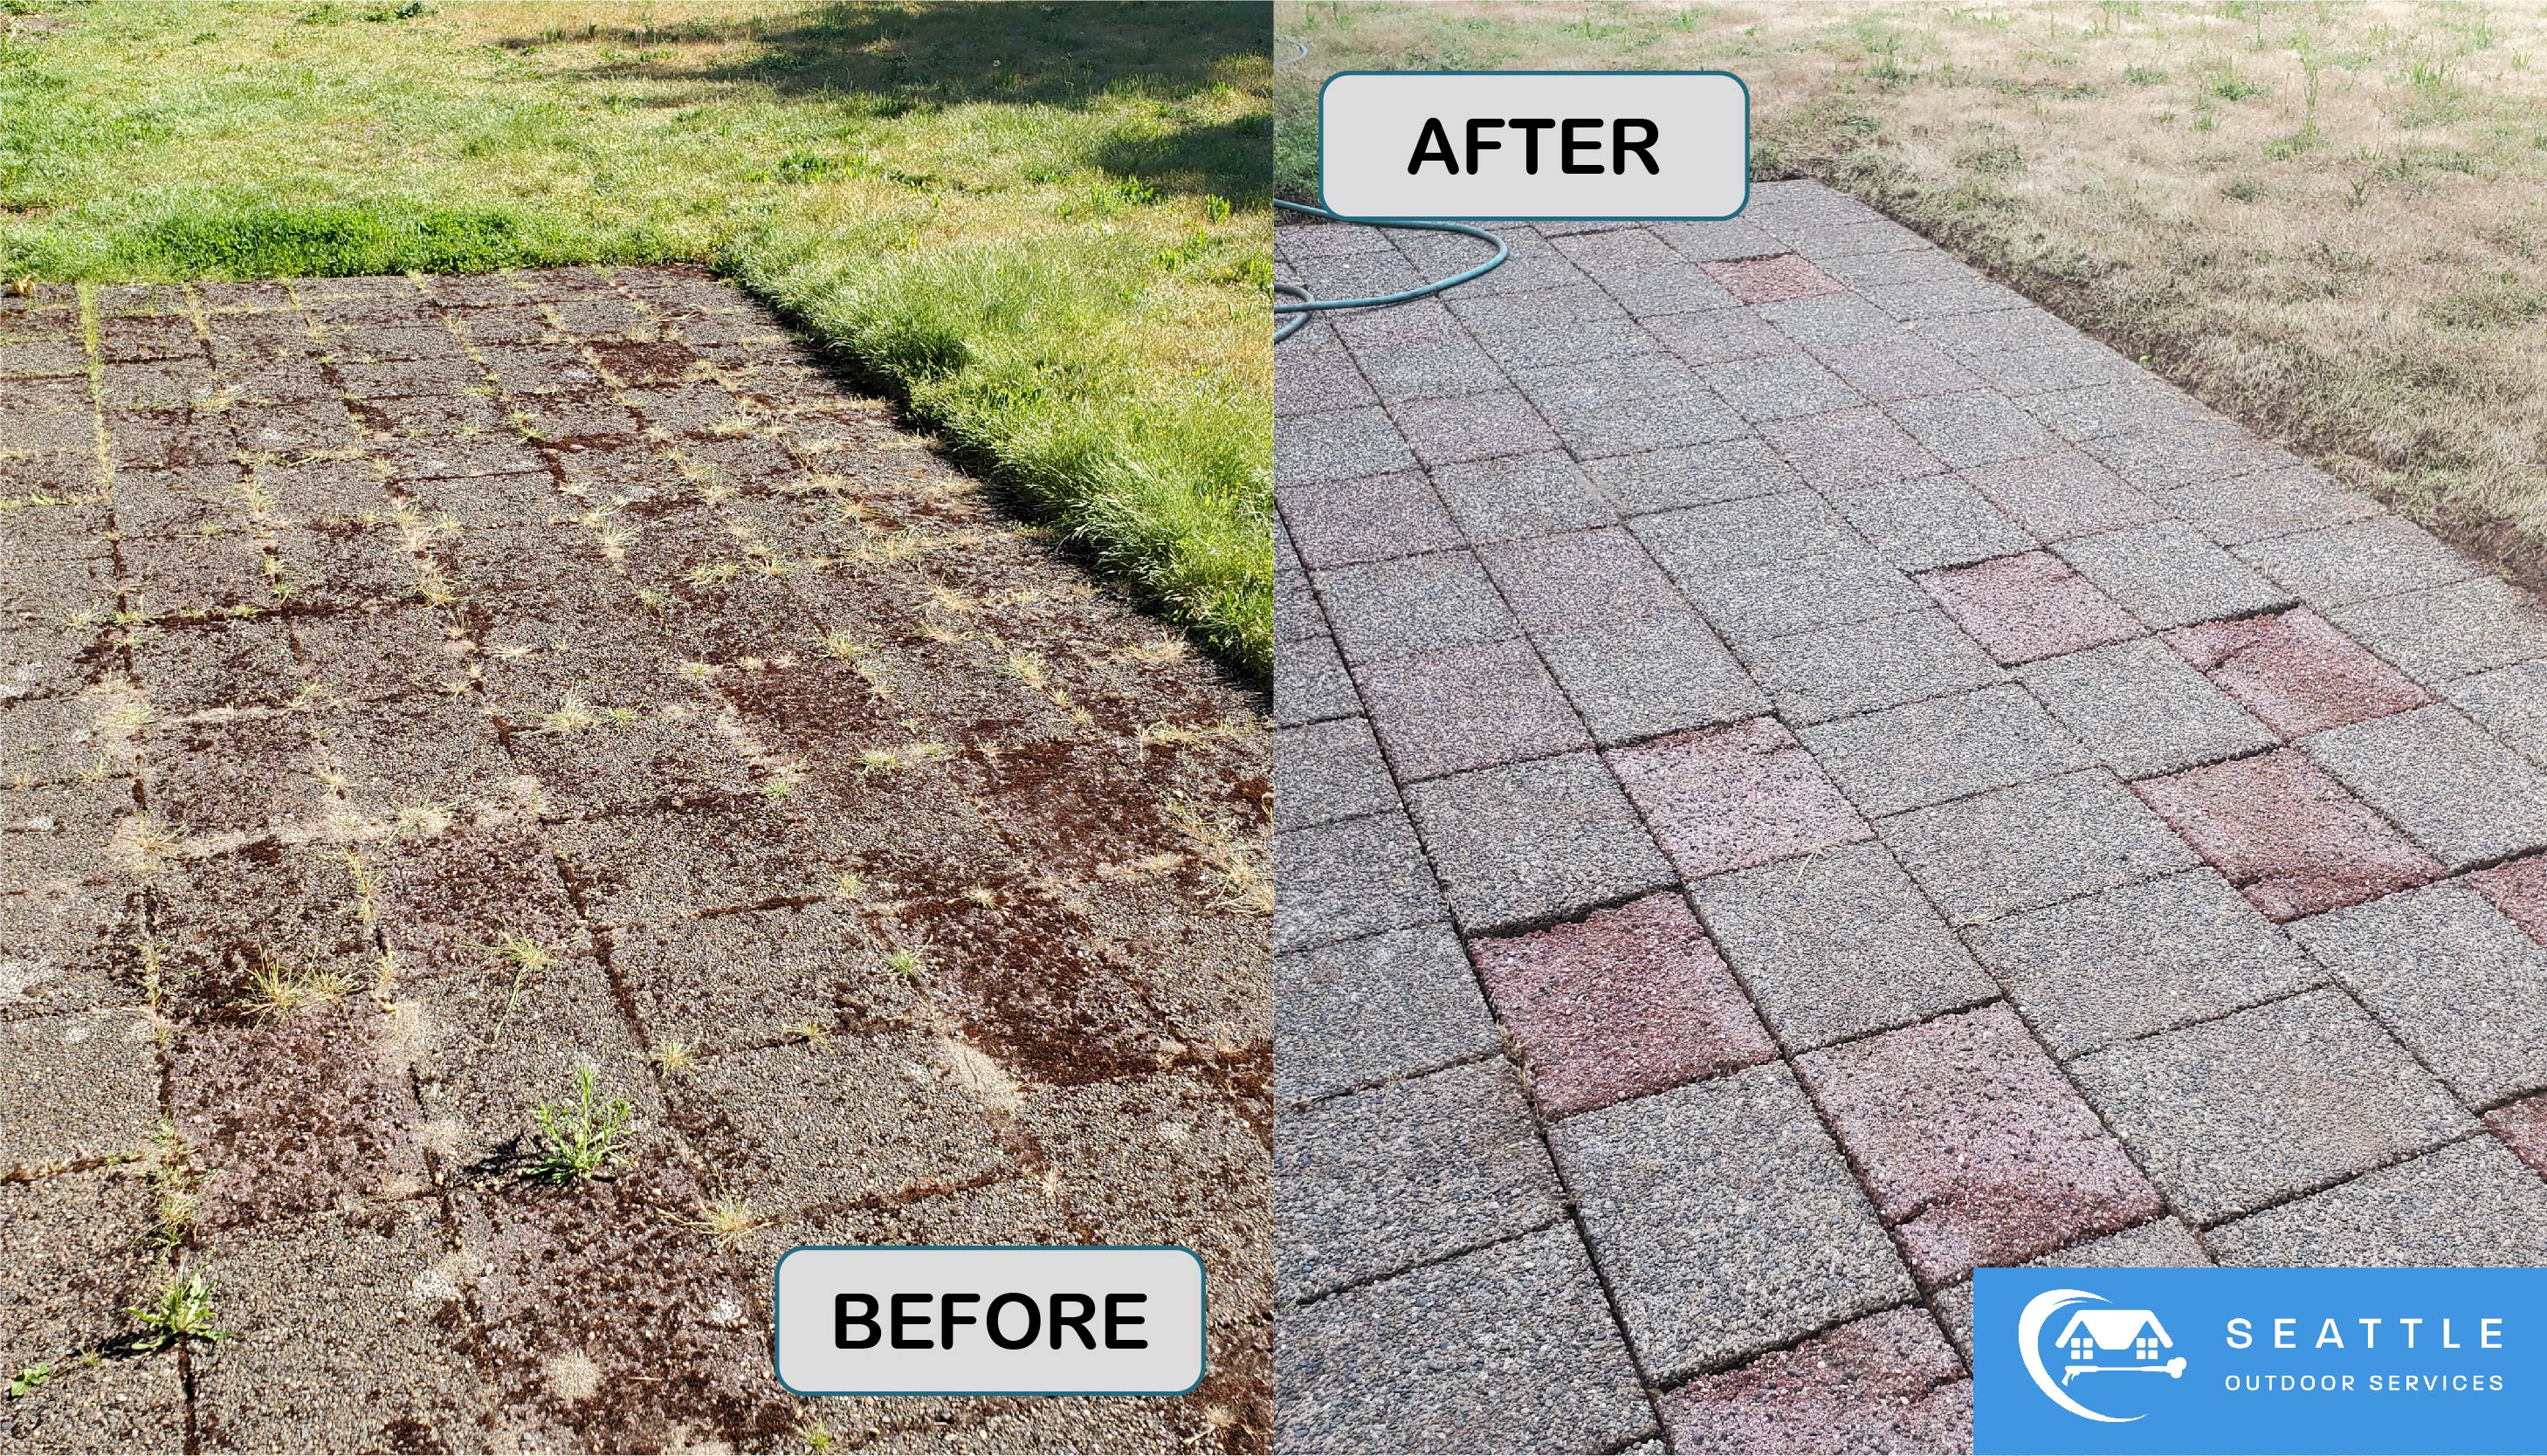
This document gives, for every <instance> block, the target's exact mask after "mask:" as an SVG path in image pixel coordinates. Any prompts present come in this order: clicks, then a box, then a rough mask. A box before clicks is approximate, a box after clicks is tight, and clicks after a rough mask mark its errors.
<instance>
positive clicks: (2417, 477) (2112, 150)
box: [1275, 0, 2547, 574]
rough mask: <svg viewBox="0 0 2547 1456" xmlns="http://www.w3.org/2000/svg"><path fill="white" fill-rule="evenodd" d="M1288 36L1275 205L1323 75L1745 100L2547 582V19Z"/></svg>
mask: <svg viewBox="0 0 2547 1456" xmlns="http://www.w3.org/2000/svg"><path fill="white" fill-rule="evenodd" d="M1275 28H1276V30H1277V32H1278V33H1280V34H1281V35H1284V36H1292V37H1297V38H1298V39H1300V40H1301V41H1302V42H1303V43H1306V44H1308V45H1309V47H1310V55H1309V56H1308V57H1307V58H1306V59H1305V60H1304V61H1301V62H1297V63H1294V64H1290V65H1286V66H1284V67H1282V68H1281V72H1280V81H1279V87H1280V96H1279V98H1278V101H1277V107H1278V112H1279V117H1280V125H1281V126H1282V127H1283V128H1286V130H1287V131H1289V132H1290V134H1289V135H1286V136H1285V137H1284V138H1283V139H1282V141H1281V143H1280V150H1281V152H1282V153H1283V155H1284V156H1285V158H1286V161H1291V162H1292V166H1290V167H1288V168H1286V171H1285V174H1284V178H1283V180H1284V181H1285V183H1292V182H1294V180H1295V177H1296V175H1297V174H1296V160H1295V159H1296V158H1297V157H1298V156H1299V155H1300V154H1301V152H1300V148H1299V144H1298V137H1299V133H1300V131H1301V130H1302V126H1301V116H1302V108H1301V105H1300V98H1301V97H1302V96H1303V95H1306V96H1309V97H1311V98H1314V95H1315V91H1316V85H1317V82H1318V81H1319V80H1322V79H1323V78H1324V76H1325V75H1326V74H1327V73H1328V72H1330V71H1333V70H1338V69H1345V68H1349V67H1378V68H1386V67H1405V68H1420V67H1426V66H1478V67H1487V68H1494V67H1501V68H1510V67H1516V66H1522V65H1545V66H1556V67H1565V66H1616V67H1640V68H1667V67H1680V66H1715V67H1721V68H1724V69H1729V70H1733V71H1735V72H1737V73H1739V74H1740V75H1742V76H1743V77H1744V79H1745V80H1746V81H1747V82H1748V83H1749V84H1750V87H1751V92H1752V96H1753V102H1754V107H1755V114H1754V136H1755V167H1756V170H1757V171H1758V173H1759V175H1761V176H1764V177H1778V176H1810V177H1815V178H1819V179H1821V180H1823V181H1825V182H1828V183H1830V184H1831V185H1833V186H1835V187H1838V188H1840V189H1842V190H1844V191H1847V192H1849V193H1852V194H1854V195H1856V196H1858V197H1861V198H1864V199H1866V200H1867V201H1868V202H1870V203H1872V204H1874V205H1876V206H1877V207H1880V208H1882V209H1883V210H1885V211H1886V212H1888V213H1889V214H1892V215H1894V216H1896V217H1899V218H1901V219H1902V220H1903V221H1905V222H1907V223H1909V224H1910V225H1912V226H1914V227H1917V228H1918V229H1920V230H1921V231H1923V232H1925V233H1927V234H1928V235H1929V236H1931V237H1933V238H1935V239H1937V240H1938V241H1939V242H1941V243H1944V244H1945V245H1947V246H1949V247H1951V248H1953V249H1955V250H1956V251H1957V252H1959V253H1961V254H1962V255H1964V256H1965V257H1967V258H1969V259H1971V260H1972V261H1974V262H1976V264H1978V265H1980V266H1982V267H1984V268H1986V269H1988V270H1989V271H1991V272H1992V273H1994V274H1996V275H1998V276H2000V277H2002V278H2004V279H2006V280H2008V281H2009V282H2010V283H2012V284H2014V285H2015V286H2016V287H2018V288H2020V289H2022V290H2023V291H2025V292H2026V293H2028V294H2029V295H2031V296H2033V297H2034V298H2036V299H2038V300H2042V301H2043V302H2044V303H2046V304H2047V305H2049V306H2050V307H2052V308H2053V309H2054V310H2055V311H2056V312H2059V313H2060V314H2062V315H2063V316H2064V317H2066V318H2068V319H2069V320H2070V321H2072V322H2074V323H2076V324H2078V325H2080V326H2081V327H2084V328H2086V329H2088V330H2090V331H2091V332H2094V333H2096V334H2098V335H2099V336H2101V337H2103V338H2105V339H2107V340H2109V341H2110V342H2112V343H2114V344H2116V345H2117V346H2118V347H2121V348H2123V349H2124V350H2126V351H2127V352H2129V353H2131V354H2133V355H2134V356H2136V357H2140V358H2142V359H2144V360H2145V361H2146V362H2147V363H2149V364H2150V365H2151V367H2152V368H2153V369H2155V370H2157V371H2158V372H2159V373H2161V374H2163V375H2165V376H2167V377H2168V378H2170V379H2172V380H2174V381H2176V382H2177V383H2179V384H2182V385H2185V386H2187V387H2188V388H2190V389H2191V390H2192V391H2193V392H2195V393H2196V394H2198V395H2200V396H2201V397H2202V398H2204V399H2206V400H2208V401H2210V402H2211V403H2213V404H2215V405H2217V406H2219V407H2220V408H2222V409H2225V410H2228V411H2229V412H2231V413H2234V414H2236V415H2238V416H2240V418H2242V419H2244V420H2245V421H2246V422H2248V423H2249V424H2251V425H2253V426H2254V427H2256V428H2257V429H2259V430H2261V431H2263V432H2264V433H2266V434H2268V435H2270V436H2273V437H2275V438H2277V439H2280V440H2282V441H2284V442H2285V443H2288V444H2290V445H2292V446H2294V447H2295V448H2298V449H2300V450H2302V451H2303V452H2304V453H2306V454H2308V455H2310V456H2312V457H2313V458H2315V459H2317V460H2318V461H2320V462H2321V463H2323V464H2325V465H2326V466H2327V467H2328V468H2329V469H2331V470H2333V471H2336V472H2337V473H2338V474H2341V475H2343V476H2345V477H2346V478H2348V479H2351V480H2353V481H2355V482H2358V483H2361V484H2364V485H2366V486H2368V487H2369V488H2371V489H2372V490H2374V491H2375V492H2377V493H2379V494H2380V495H2382V496H2383V497H2384V498H2386V499H2389V500H2391V501H2393V502H2395V503H2396V504H2398V505H2399V506H2400V507H2401V508H2402V509H2404V510H2405V511H2406V512H2408V513H2409V514H2411V515H2414V516H2415V517H2417V518H2419V519H2422V520H2424V521H2427V522H2429V523H2432V524H2434V525H2436V526H2438V527H2440V528H2442V529H2444V530H2445V531H2447V532H2448V533H2449V534H2451V535H2452V536H2454V537H2456V538H2458V539H2459V540H2461V541H2463V542H2466V543H2469V544H2471V545H2473V546H2475V547H2477V548H2478V549H2480V550H2482V551H2486V552H2489V553H2492V554H2495V555H2498V556H2501V557H2505V558H2507V561H2508V563H2511V564H2516V565H2519V566H2522V567H2525V568H2530V570H2531V572H2532V573H2533V574H2534V571H2535V568H2536V566H2537V565H2538V563H2539V562H2540V561H2541V560H2547V259H2542V249H2547V13H2542V11H2541V10H2540V9H2539V8H2538V7H2535V6H2529V7H2521V8H2513V7H2509V6H2494V7H2478V6H2466V5H2446V4H2431V3H2406V0H2373V3H2366V4H2317V3H2306V4H2260V5H2259V4H2235V3H2232V4H2219V3H2206V4H2193V3H2113V4H2095V5H2090V4H2047V5H1979V6H1963V7H1955V8H1942V7H1925V6H1909V5H1899V4H1856V3H1851V4H1817V5H1798V4H1733V5H1722V6H1711V7H1683V6H1676V5H1667V4H1656V5H1620V4H1603V5H1590V6H1584V5H1572V4H1569V5H1561V6H1560V5H1538V6H1516V5H1480V4H1444V5H1426V6H1408V5H1402V4H1381V5H1367V6H1360V7H1356V6H1335V5H1328V4H1316V5H1302V4H1299V3H1284V4H1281V5H1279V6H1278V7H1277V11H1276V19H1275ZM1285 50H1286V52H1287V47H1285ZM1309 114H1310V116H1311V118H1312V121H1311V125H1314V121H1313V118H1314V103H1313V102H1312V104H1311V106H1310V108H1309Z"/></svg>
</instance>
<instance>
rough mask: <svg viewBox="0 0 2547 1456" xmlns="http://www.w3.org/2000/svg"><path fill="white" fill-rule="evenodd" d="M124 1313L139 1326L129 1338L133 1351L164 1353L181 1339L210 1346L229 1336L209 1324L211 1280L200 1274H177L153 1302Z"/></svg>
mask: <svg viewBox="0 0 2547 1456" xmlns="http://www.w3.org/2000/svg"><path fill="white" fill-rule="evenodd" d="M124 1313H125V1314H126V1315H128V1316H130V1317H131V1318H132V1322H133V1323H134V1324H135V1325H138V1326H140V1327H141V1331H140V1333H139V1334H137V1335H135V1336H134V1338H133V1345H134V1347H135V1348H137V1349H144V1350H164V1349H166V1348H168V1347H169V1346H170V1345H173V1344H177V1343H179V1342H180V1341H184V1340H202V1341H204V1342H206V1343H210V1342H212V1341H214V1340H218V1339H227V1338H228V1337H229V1331H228V1330H225V1329H222V1328H220V1327H218V1326H217V1325H215V1324H214V1323H213V1281H212V1280H211V1278H210V1277H208V1276H206V1275H204V1274H200V1273H196V1274H181V1275H179V1276H178V1277H177V1278H175V1279H172V1280H170V1281H169V1283H168V1287H167V1288H166V1289H163V1290H161V1291H160V1292H159V1298H158V1299H157V1300H156V1301H155V1302H153V1303H151V1304H147V1305H136V1306H134V1307H132V1308H131V1309H128V1310H126V1311H125V1312H124Z"/></svg>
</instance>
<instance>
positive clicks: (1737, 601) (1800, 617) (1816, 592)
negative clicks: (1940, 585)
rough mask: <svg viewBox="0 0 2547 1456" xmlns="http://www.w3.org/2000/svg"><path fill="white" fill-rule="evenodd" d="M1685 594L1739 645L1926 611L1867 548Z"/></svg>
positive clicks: (1733, 577)
mask: <svg viewBox="0 0 2547 1456" xmlns="http://www.w3.org/2000/svg"><path fill="white" fill-rule="evenodd" d="M1682 590H1683V591H1685V592H1686V593H1688V596H1689V599H1690V603H1691V605H1693V606H1695V607H1697V608H1698V610H1699V611H1700V612H1701V613H1702V614H1704V615H1705V616H1706V618H1707V620H1708V622H1709V623H1710V624H1711V625H1713V627H1714V628H1715V630H1716V631H1717V632H1719V633H1721V634H1723V635H1724V639H1725V641H1727V642H1732V643H1734V644H1735V645H1737V646H1738V645H1742V644H1745V643H1749V642H1766V641H1768V640H1770V639H1772V638H1781V637H1793V636H1794V635H1796V634H1797V633H1800V632H1810V631H1812V630H1813V629H1815V628H1818V627H1835V626H1838V625H1839V624H1841V623H1846V622H1866V621H1871V620H1873V619H1874V618H1878V617H1888V616H1891V615H1893V614H1895V613H1900V612H1911V611H1916V610H1918V609H1919V608H1921V607H1923V606H1925V605H1926V604H1925V603H1924V602H1922V601H1921V600H1920V599H1919V592H1918V589H1917V588H1915V587H1913V586H1912V585H1911V584H1910V580H1909V578H1908V577H1906V576H1903V575H1902V574H1901V572H1900V571H1899V570H1898V569H1897V568H1895V567H1894V566H1892V565H1890V564H1889V563H1888V562H1886V561H1885V560H1884V559H1883V558H1882V557H1879V556H1877V555H1876V554H1875V553H1874V552H1873V551H1870V550H1868V549H1867V548H1864V547H1849V548H1844V549H1842V550H1839V551H1834V552H1826V553H1824V554H1822V555H1821V556H1817V557H1804V558H1802V559H1801V560H1794V561H1773V562H1771V563H1769V564H1767V565H1763V566H1752V567H1748V568H1746V569H1743V570H1739V571H1733V572H1729V573H1727V574H1725V575H1722V576H1711V577H1706V578H1703V579H1700V580H1698V581H1695V582H1687V581H1685V582H1683V584H1682Z"/></svg>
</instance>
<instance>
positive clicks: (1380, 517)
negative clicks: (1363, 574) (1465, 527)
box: [1282, 471, 1466, 566]
mask: <svg viewBox="0 0 2547 1456" xmlns="http://www.w3.org/2000/svg"><path fill="white" fill-rule="evenodd" d="M1282 514H1283V517H1284V519H1285V524H1287V526H1288V527H1289V530H1290V538H1291V544H1292V547H1293V549H1294V550H1296V551H1297V552H1298V553H1299V554H1300V564H1302V565H1306V566H1350V565H1353V564H1355V563H1357V562H1361V561H1378V560H1385V559H1387V558H1388V557H1412V556H1421V555H1422V554H1424V553H1426V552H1436V551H1449V550H1452V549H1455V548H1457V547H1459V546H1462V545H1465V544H1466V543H1465V542H1464V541H1463V540H1462V539H1461V538H1460V535H1459V528H1458V526H1457V525H1456V524H1455V523H1454V522H1452V521H1451V519H1450V516H1449V512H1447V511H1445V510H1443V509H1442V502H1441V501H1439V500H1437V499H1435V498H1434V495H1433V487H1432V485H1430V484H1429V483H1427V482H1426V480H1425V478H1424V476H1422V475H1421V474H1418V473H1416V472H1414V471H1400V472H1398V473H1396V474H1391V475H1368V476H1363V477H1361V478H1359V479H1352V480H1335V481H1329V482H1327V483H1325V484H1319V485H1301V486H1296V487H1292V488H1287V489H1285V490H1284V491H1283V492H1282Z"/></svg>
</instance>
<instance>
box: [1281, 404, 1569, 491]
mask: <svg viewBox="0 0 2547 1456" xmlns="http://www.w3.org/2000/svg"><path fill="white" fill-rule="evenodd" d="M1396 414H1397V427H1398V430H1399V432H1400V433H1402V434H1403V435H1404V436H1405V437H1406V443H1407V445H1408V447H1409V448H1411V449H1412V450H1413V451H1414V452H1415V458H1416V459H1418V460H1420V461H1422V462H1424V464H1426V465H1427V466H1433V467H1440V466H1446V465H1456V464H1458V463H1459V462H1461V461H1472V460H1493V459H1496V458H1497V457H1500V456H1507V455H1529V454H1531V453H1532V452H1534V451H1540V450H1553V449H1555V448H1556V445H1557V439H1556V436H1555V435H1554V434H1552V433H1551V432H1550V431H1549V430H1548V428H1547V422H1546V421H1544V420H1542V419H1540V418H1539V417H1538V411H1537V410H1536V409H1533V408H1532V407H1531V402H1530V400H1529V399H1528V398H1526V397H1524V396H1523V395H1522V394H1520V393H1519V392H1517V391H1515V390H1511V389H1497V390H1494V391H1491V392H1489V393H1484V394H1457V395H1453V396H1451V397H1449V398H1447V399H1410V400H1408V401H1407V402H1405V403H1403V404H1400V405H1398V406H1397V409H1396ZM1277 471H1278V467H1277ZM1275 478H1277V479H1278V478H1280V476H1279V474H1278V473H1277V474H1276V476H1275Z"/></svg>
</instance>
